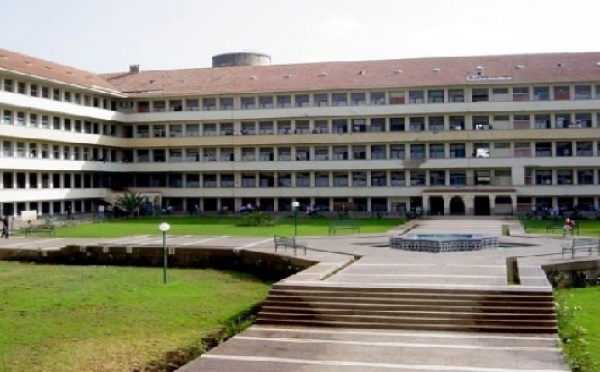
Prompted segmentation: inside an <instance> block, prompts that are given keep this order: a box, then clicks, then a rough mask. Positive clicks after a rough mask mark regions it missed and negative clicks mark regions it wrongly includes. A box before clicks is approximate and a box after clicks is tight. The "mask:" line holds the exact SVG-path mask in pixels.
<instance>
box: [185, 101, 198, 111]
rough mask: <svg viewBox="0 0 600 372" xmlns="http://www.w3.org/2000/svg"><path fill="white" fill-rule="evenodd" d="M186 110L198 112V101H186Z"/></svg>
mask: <svg viewBox="0 0 600 372" xmlns="http://www.w3.org/2000/svg"><path fill="white" fill-rule="evenodd" d="M185 108H186V110H187V111H198V110H200V105H199V103H198V100H197V99H186V100H185Z"/></svg>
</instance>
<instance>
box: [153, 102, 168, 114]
mask: <svg viewBox="0 0 600 372" xmlns="http://www.w3.org/2000/svg"><path fill="white" fill-rule="evenodd" d="M152 107H153V110H154V112H164V111H166V110H167V104H166V102H165V101H154V102H152Z"/></svg>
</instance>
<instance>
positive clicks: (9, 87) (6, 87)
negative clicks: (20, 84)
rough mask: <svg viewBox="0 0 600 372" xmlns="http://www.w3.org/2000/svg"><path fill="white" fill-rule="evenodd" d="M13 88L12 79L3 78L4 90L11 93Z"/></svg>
mask: <svg viewBox="0 0 600 372" xmlns="http://www.w3.org/2000/svg"><path fill="white" fill-rule="evenodd" d="M13 89H14V86H13V81H12V80H11V79H4V91H5V92H11V93H12V91H13Z"/></svg>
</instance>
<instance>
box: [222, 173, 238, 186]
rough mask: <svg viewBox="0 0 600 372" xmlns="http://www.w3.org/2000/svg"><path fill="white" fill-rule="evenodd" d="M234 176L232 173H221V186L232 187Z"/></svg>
mask: <svg viewBox="0 0 600 372" xmlns="http://www.w3.org/2000/svg"><path fill="white" fill-rule="evenodd" d="M234 186H235V177H234V175H233V174H230V173H224V174H221V187H234Z"/></svg>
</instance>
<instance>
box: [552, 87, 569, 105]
mask: <svg viewBox="0 0 600 372" xmlns="http://www.w3.org/2000/svg"><path fill="white" fill-rule="evenodd" d="M568 99H570V97H569V87H568V86H566V85H565V86H556V87H554V100H555V101H560V100H568Z"/></svg>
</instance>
